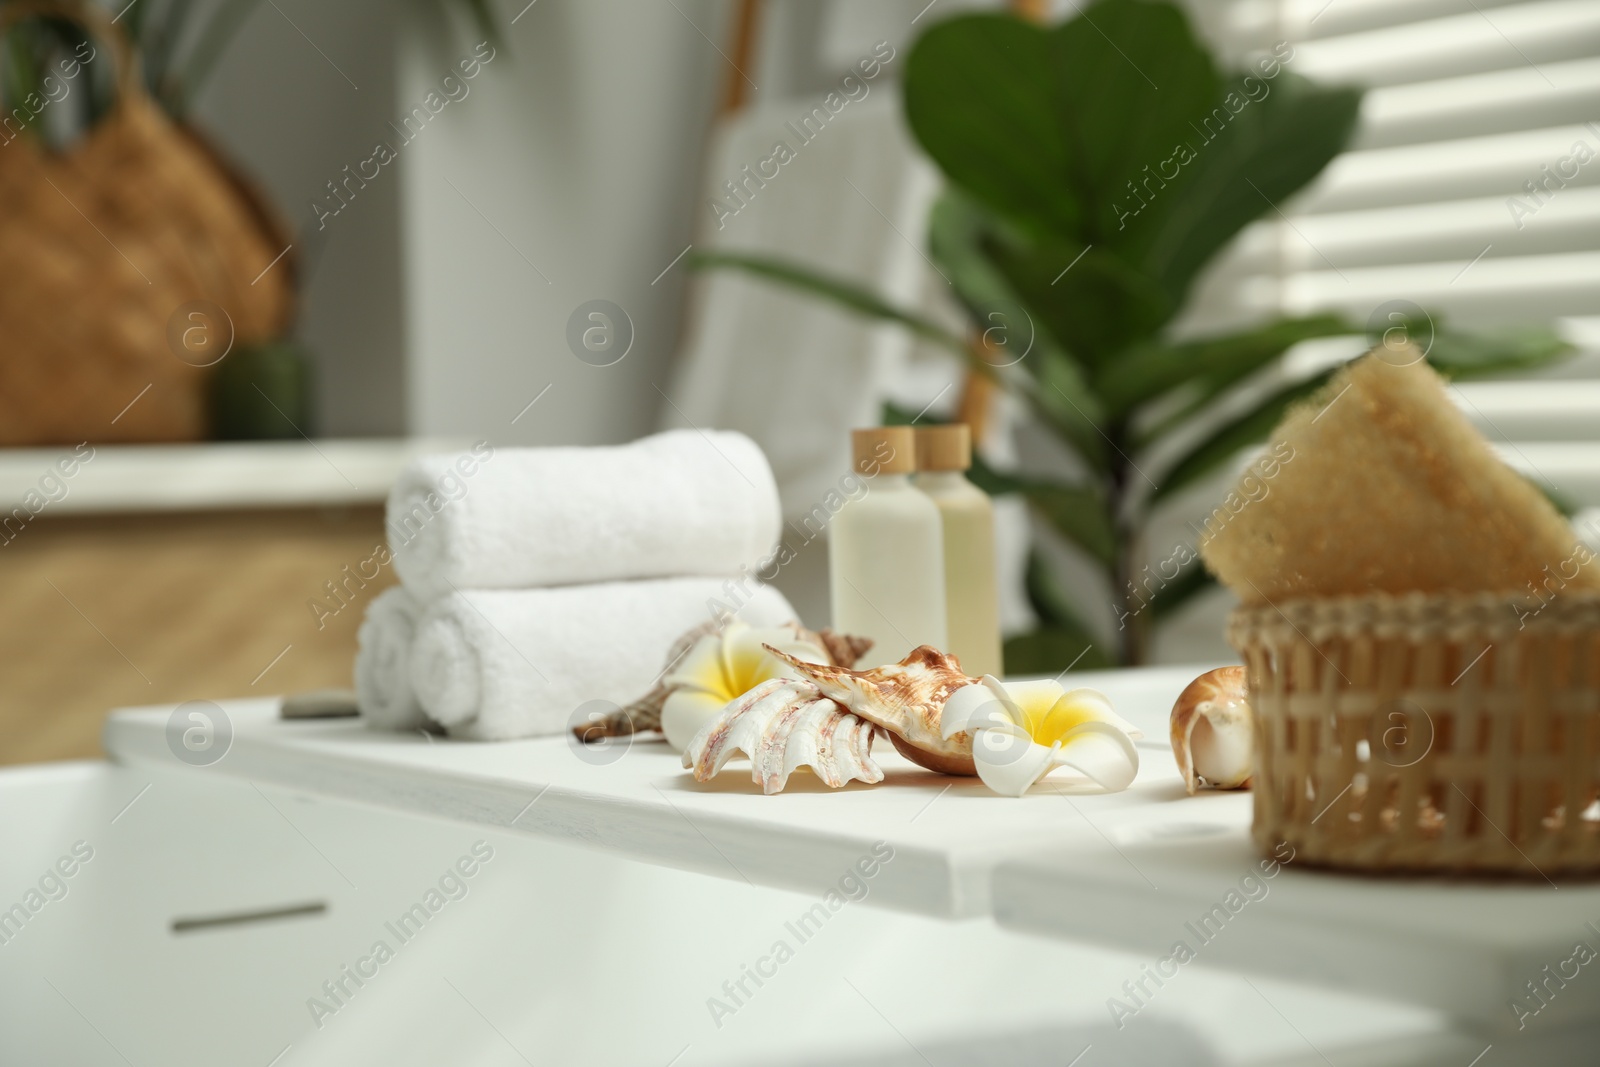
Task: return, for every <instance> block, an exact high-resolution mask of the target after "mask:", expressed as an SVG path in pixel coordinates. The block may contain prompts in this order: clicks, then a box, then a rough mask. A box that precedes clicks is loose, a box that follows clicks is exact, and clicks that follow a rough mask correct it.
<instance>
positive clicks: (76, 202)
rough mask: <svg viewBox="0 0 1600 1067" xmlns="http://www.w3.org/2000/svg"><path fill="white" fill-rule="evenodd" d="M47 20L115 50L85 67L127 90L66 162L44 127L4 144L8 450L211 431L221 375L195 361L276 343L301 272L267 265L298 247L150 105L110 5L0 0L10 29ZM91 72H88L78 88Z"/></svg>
mask: <svg viewBox="0 0 1600 1067" xmlns="http://www.w3.org/2000/svg"><path fill="white" fill-rule="evenodd" d="M36 15H48V16H54V17H60V18H66V19H70V20H74V21H77V22H79V23H80V24H82V25H83V26H85V27H86V28H87V29H88V30H89V31H90V33H91V35H92V36H93V37H94V39H95V41H96V43H97V44H100V45H102V46H106V45H108V46H109V48H107V47H101V48H99V49H97V54H96V55H94V56H91V57H89V59H88V62H87V63H85V64H84V66H85V67H86V68H87V67H92V65H93V64H94V63H96V62H101V63H104V62H112V63H115V64H116V72H115V73H116V84H117V87H118V88H117V99H116V102H115V103H114V104H113V105H112V107H111V110H110V112H109V113H108V114H107V115H106V116H105V117H104V118H103V119H102V120H101V121H100V122H99V123H97V124H96V125H95V126H94V127H93V128H92V129H91V130H89V131H88V132H87V133H86V134H85V135H84V136H83V138H82V139H81V140H79V141H78V142H77V143H76V144H74V145H72V146H71V147H70V148H69V149H67V150H66V151H65V152H62V153H59V154H57V153H54V152H52V151H50V150H49V149H48V148H47V147H46V146H44V145H43V144H42V143H41V141H40V139H39V138H37V137H35V136H33V135H31V134H22V135H20V136H15V137H14V139H12V140H9V141H6V142H5V143H0V204H3V205H4V212H3V214H0V277H3V278H4V279H5V284H4V285H0V444H6V445H19V444H41V443H53V442H76V441H83V440H90V441H180V440H193V439H196V438H200V437H203V436H204V435H205V434H206V432H207V418H206V405H205V389H206V381H207V377H208V372H207V371H206V370H205V369H204V367H203V366H198V365H196V364H202V363H209V362H211V361H212V360H213V358H215V357H220V355H222V354H223V353H224V352H225V350H226V348H227V346H228V344H229V342H230V340H231V342H232V343H233V344H244V343H251V342H254V341H261V340H268V339H271V338H274V337H277V336H279V335H281V333H282V332H283V330H284V329H285V327H286V326H287V324H288V321H289V318H290V315H291V314H292V311H293V299H294V274H293V264H292V263H291V262H290V261H289V257H285V258H284V261H282V262H279V263H277V265H276V266H275V267H273V269H272V270H270V271H267V270H266V268H267V267H268V266H269V265H271V264H272V263H273V261H274V259H275V258H276V257H278V256H279V255H280V253H282V252H284V250H285V249H286V248H287V247H288V245H289V240H288V238H287V237H286V236H285V232H284V230H283V228H282V227H281V226H280V225H279V224H278V223H277V222H276V221H275V220H274V219H273V217H272V216H271V215H270V213H269V211H268V210H267V209H266V208H265V206H264V203H263V201H262V199H261V198H260V197H259V196H258V195H256V194H255V193H254V192H253V191H252V190H251V189H250V188H249V187H248V186H247V185H246V184H245V183H244V182H243V181H242V180H241V179H240V178H239V177H238V176H237V175H236V174H234V173H233V172H232V171H231V170H230V169H229V168H228V167H227V166H226V165H225V164H224V163H223V162H222V161H221V160H220V159H219V157H218V156H217V155H216V154H215V153H214V152H213V151H212V150H210V149H209V148H208V146H207V145H206V144H205V142H204V141H202V140H201V139H200V137H199V136H198V135H197V134H196V133H194V132H193V131H192V130H189V129H187V128H184V127H181V126H178V125H176V124H175V123H173V121H172V120H170V119H169V118H167V116H166V115H165V114H164V113H162V111H161V110H160V109H159V108H158V107H157V105H156V104H155V103H154V101H152V100H151V99H150V97H149V96H148V95H147V94H146V92H145V91H144V88H143V84H142V80H141V78H140V76H139V70H138V60H137V56H136V55H135V54H134V51H133V48H132V47H131V45H130V44H129V42H128V39H127V37H126V35H125V34H124V33H123V32H122V30H121V29H120V28H118V27H117V26H115V25H113V24H112V23H111V22H110V20H109V19H108V17H107V16H106V15H105V13H104V12H103V11H101V10H100V9H99V8H97V7H94V6H93V5H90V4H86V3H85V4H71V5H68V4H64V3H55V2H45V0H15V2H11V3H7V4H5V6H4V7H0V34H3V32H4V31H5V30H8V29H9V28H10V26H11V25H12V24H14V23H15V22H17V21H18V20H20V19H22V18H24V17H29V16H36ZM108 51H109V53H110V55H109V56H108V55H107V54H106V53H107V52H108ZM87 78H88V71H87V69H85V70H82V71H80V72H79V73H78V75H77V84H76V85H75V86H73V88H72V90H71V91H84V83H85V82H86V81H87ZM63 80H65V79H63ZM68 84H70V82H68ZM44 106H45V107H48V106H51V105H48V104H47V105H44ZM14 132H15V124H13V126H12V129H9V130H7V131H6V133H5V134H4V136H8V137H9V136H13V134H14ZM263 271H266V273H265V274H263ZM202 302H204V303H202ZM218 308H220V312H218V310H217V309H218ZM196 309H198V311H197V310H196ZM180 354H181V355H180ZM136 398H137V399H136Z"/></svg>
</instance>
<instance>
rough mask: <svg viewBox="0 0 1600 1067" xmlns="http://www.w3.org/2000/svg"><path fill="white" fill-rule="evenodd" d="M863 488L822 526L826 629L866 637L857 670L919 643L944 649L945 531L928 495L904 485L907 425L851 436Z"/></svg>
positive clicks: (909, 454) (909, 466)
mask: <svg viewBox="0 0 1600 1067" xmlns="http://www.w3.org/2000/svg"><path fill="white" fill-rule="evenodd" d="M851 451H852V466H853V470H854V475H855V477H856V478H858V479H860V482H861V486H862V491H861V492H859V493H854V492H853V493H851V494H850V496H849V498H848V499H847V500H846V502H845V504H844V506H843V507H841V508H840V509H839V512H838V514H837V515H835V516H834V517H833V520H832V522H831V523H830V525H829V528H828V566H829V572H830V591H831V593H832V600H833V628H834V629H835V630H837V631H838V632H840V633H846V634H858V635H860V636H863V637H870V638H872V642H873V644H872V648H871V649H869V650H868V651H867V653H866V655H864V656H863V657H862V658H861V660H860V661H859V662H858V663H857V664H856V666H857V667H858V668H863V669H864V668H869V667H880V666H883V665H884V664H887V663H898V662H900V660H902V659H904V658H905V656H906V654H907V653H909V652H910V651H911V650H912V649H914V648H916V647H917V646H918V645H932V646H934V647H935V648H937V649H940V650H941V651H942V650H944V649H945V647H946V633H945V592H944V533H943V523H942V520H941V519H940V517H939V508H938V506H937V505H936V504H934V502H933V499H932V498H931V497H929V496H928V495H927V494H926V493H923V492H921V491H920V490H918V489H917V488H916V487H915V486H913V485H912V484H911V472H912V470H913V469H914V467H915V463H916V439H915V437H914V435H913V434H912V431H911V429H910V427H907V426H887V427H882V428H880V429H875V430H855V431H853V432H852V434H851Z"/></svg>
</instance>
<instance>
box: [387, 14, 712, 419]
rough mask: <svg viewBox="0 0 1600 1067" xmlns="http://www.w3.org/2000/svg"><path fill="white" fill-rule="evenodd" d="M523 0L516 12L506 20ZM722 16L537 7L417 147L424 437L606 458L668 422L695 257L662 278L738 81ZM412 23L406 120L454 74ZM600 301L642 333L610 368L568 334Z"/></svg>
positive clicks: (413, 331)
mask: <svg viewBox="0 0 1600 1067" xmlns="http://www.w3.org/2000/svg"><path fill="white" fill-rule="evenodd" d="M521 2H526V0H521ZM521 2H518V3H515V4H514V5H501V7H500V10H501V11H502V13H503V17H504V20H505V21H506V22H509V21H510V19H511V18H512V17H513V16H515V15H516V14H517V9H518V8H520V7H521ZM725 14H726V8H725V5H723V4H720V3H715V2H712V0H674V3H659V4H658V3H639V2H637V0H584V2H583V3H574V2H570V0H540V2H539V3H536V4H534V5H533V6H532V7H531V8H529V9H527V11H526V13H525V14H523V15H521V17H520V18H519V19H518V21H517V22H516V24H515V25H513V26H511V27H510V33H509V38H510V39H509V43H508V47H507V48H506V49H505V50H504V51H505V52H507V53H509V54H501V55H498V56H497V57H496V59H495V60H494V62H493V63H492V64H491V65H490V66H489V67H488V68H487V69H486V70H485V72H484V73H483V74H482V75H480V76H479V77H478V78H477V79H476V81H475V82H474V83H473V88H472V92H471V95H470V96H468V97H467V98H466V99H465V100H463V101H461V102H460V103H453V104H450V105H448V107H447V108H446V109H445V110H444V111H443V112H441V114H440V115H439V117H438V118H437V119H436V120H434V122H433V123H432V124H431V125H430V126H429V127H428V128H427V129H426V130H425V131H424V132H423V134H422V135H421V136H420V137H418V138H417V139H416V141H415V142H413V143H412V144H411V145H410V146H408V147H407V148H406V149H404V152H405V157H404V160H403V162H402V166H403V167H404V170H403V171H402V174H401V178H402V183H401V184H402V190H403V191H402V197H403V200H402V220H403V233H404V235H405V245H404V257H403V258H404V293H405V297H404V308H403V312H404V316H405V324H406V331H407V335H408V342H409V343H408V346H407V347H408V353H407V363H406V368H407V372H408V375H409V381H410V390H409V396H408V402H407V424H408V426H409V428H410V430H411V431H412V432H413V433H422V434H471V435H479V434H481V435H486V436H488V437H490V438H492V439H493V440H495V441H505V442H508V443H553V442H559V443H565V444H596V443H604V442H615V441H622V440H627V439H630V438H632V437H635V436H637V435H638V434H640V433H642V432H645V431H646V430H648V429H650V428H651V427H652V426H653V425H654V422H655V416H656V412H657V409H658V408H659V407H660V406H661V405H662V403H663V401H662V399H661V395H660V394H659V393H658V392H657V391H656V388H655V383H658V382H659V383H661V384H662V386H663V387H664V386H665V383H666V369H667V362H668V360H669V359H670V357H671V355H672V353H673V350H674V349H675V347H676V345H677V340H678V332H679V318H680V312H681V308H682V305H683V292H684V286H685V283H686V274H685V272H684V270H683V267H682V264H681V263H680V264H679V265H678V266H676V267H674V268H673V269H672V270H670V271H668V272H667V273H666V274H665V275H664V276H662V277H661V278H660V280H659V281H654V280H655V279H656V278H657V276H658V275H660V274H661V272H662V271H663V270H664V269H665V268H666V267H667V266H668V264H669V263H671V262H672V260H673V258H674V257H675V256H677V255H678V253H679V252H681V251H682V250H683V249H684V247H685V246H686V245H688V243H689V241H690V239H691V228H692V225H693V222H694V218H695V216H694V213H693V211H692V207H693V204H694V203H695V197H694V191H695V188H696V186H697V184H698V181H699V169H700V165H701V158H702V154H703V151H704V147H705V133H706V128H707V123H708V121H709V118H710V115H711V112H712V110H713V108H714V106H715V102H716V99H717V94H718V92H719V90H720V89H721V87H722V85H723V82H724V77H725V74H726V72H727V70H728V66H727V64H726V62H725V61H724V60H723V58H722V57H721V56H720V55H719V54H718V52H717V50H716V47H714V46H713V45H712V44H711V43H710V42H709V41H708V40H707V38H708V37H709V38H710V40H711V41H715V42H717V46H718V47H726V42H725V38H726V36H727V34H726V30H725V27H724V22H723V19H724V16H725ZM690 19H693V20H694V23H695V25H691V23H690V21H689V20H690ZM696 26H698V29H697V28H696ZM412 29H413V31H414V32H410V33H407V34H406V35H405V37H404V39H403V44H402V47H401V51H400V70H399V86H400V88H399V93H398V95H399V101H400V105H399V106H400V107H402V108H408V107H410V106H411V105H412V104H414V103H420V102H422V101H423V99H424V97H425V96H426V94H427V92H428V91H429V89H431V88H433V87H434V86H436V85H437V84H438V83H439V80H440V78H441V77H442V76H443V75H444V73H445V70H446V66H447V64H446V63H444V62H440V61H439V59H438V58H437V57H438V49H437V48H431V49H430V48H429V47H428V46H427V42H428V41H429V40H431V39H432V38H433V34H432V33H431V32H430V31H428V29H427V28H426V26H425V24H421V23H419V24H417V25H416V26H413V27H412ZM415 31H420V32H415ZM702 32H703V33H704V35H705V36H702ZM652 282H654V284H652ZM596 298H601V299H606V300H610V301H613V302H614V303H616V304H618V305H620V306H621V307H622V308H623V309H624V310H625V311H626V312H627V314H628V316H629V317H630V318H631V320H632V323H633V327H634V341H633V346H632V349H631V351H629V353H628V355H627V356H626V358H624V359H623V360H622V361H621V362H619V363H617V364H615V365H613V366H609V367H598V366H593V365H590V364H588V363H584V362H582V361H580V360H579V359H578V358H577V357H576V356H575V355H573V353H572V351H570V350H569V347H568V344H567V340H566V328H567V320H568V318H569V316H570V315H571V314H572V313H573V311H574V310H575V309H576V308H577V307H578V306H579V305H580V304H583V303H584V302H586V301H589V300H593V299H596ZM547 386H548V387H549V392H547V393H545V394H544V396H543V398H542V399H540V400H539V402H538V403H537V404H536V405H535V406H534V407H533V408H531V409H528V410H527V411H526V413H525V414H521V416H520V418H519V417H518V416H519V413H521V412H523V410H524V408H525V407H526V405H527V404H528V403H529V401H531V400H533V398H534V397H536V396H538V395H539V393H540V392H541V390H544V389H545V388H546V387H547ZM514 419H515V420H516V421H515V422H514V423H513V420H514Z"/></svg>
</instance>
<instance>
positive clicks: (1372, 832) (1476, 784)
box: [1228, 591, 1600, 878]
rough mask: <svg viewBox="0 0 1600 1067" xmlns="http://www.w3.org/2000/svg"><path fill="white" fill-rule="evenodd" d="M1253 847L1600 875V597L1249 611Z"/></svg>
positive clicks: (1372, 862) (1433, 867)
mask: <svg viewBox="0 0 1600 1067" xmlns="http://www.w3.org/2000/svg"><path fill="white" fill-rule="evenodd" d="M1228 639H1229V641H1230V643H1231V644H1232V645H1233V646H1234V647H1235V648H1236V649H1237V650H1238V651H1239V652H1240V653H1241V655H1243V657H1244V660H1245V667H1246V671H1247V673H1248V678H1249V686H1250V699H1251V703H1252V705H1253V707H1254V709H1255V712H1256V722H1257V732H1256V753H1255V754H1256V776H1255V781H1254V785H1253V793H1254V801H1255V823H1254V836H1255V841H1256V844H1257V846H1258V847H1260V848H1262V849H1268V850H1270V849H1272V848H1273V847H1275V846H1276V845H1277V844H1278V843H1279V842H1280V841H1287V842H1289V843H1290V844H1291V845H1292V846H1293V847H1294V849H1295V854H1296V859H1297V861H1307V862H1310V863H1315V864H1323V865H1327V866H1331V867H1344V868H1353V869H1359V870H1368V871H1402V870H1403V871H1448V872H1492V873H1497V874H1514V875H1528V876H1533V877H1540V876H1544V877H1546V878H1548V877H1550V876H1552V875H1555V874H1557V873H1578V872H1594V871H1600V832H1597V831H1600V822H1597V821H1596V809H1595V807H1594V803H1595V798H1596V794H1597V790H1600V594H1593V593H1587V594H1584V593H1576V592H1570V591H1561V592H1557V593H1556V594H1555V595H1554V597H1553V598H1552V599H1549V600H1546V601H1543V602H1542V603H1541V602H1540V601H1539V600H1533V599H1515V600H1510V599H1506V598H1504V597H1498V596H1491V595H1483V596H1469V595H1448V596H1444V595H1435V596H1428V595H1423V594H1413V595H1409V596H1404V597H1395V596H1387V595H1379V596H1369V597H1355V598H1330V599H1321V600H1299V601H1294V602H1287V603H1283V604H1279V605H1277V606H1267V607H1246V608H1240V609H1238V610H1236V611H1235V612H1234V614H1233V616H1232V618H1231V619H1230V620H1229V624H1228Z"/></svg>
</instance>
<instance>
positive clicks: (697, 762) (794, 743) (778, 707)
mask: <svg viewBox="0 0 1600 1067" xmlns="http://www.w3.org/2000/svg"><path fill="white" fill-rule="evenodd" d="M876 732H877V727H875V726H874V725H873V724H872V723H870V722H868V721H867V720H865V719H863V718H861V717H860V716H857V715H853V714H851V713H850V712H848V711H846V710H845V709H844V708H843V707H841V706H839V705H838V704H836V703H835V702H834V701H832V700H829V699H828V698H827V697H825V696H822V694H821V693H820V692H819V691H818V689H817V687H816V686H815V685H813V684H812V683H811V682H806V681H797V680H795V679H792V678H772V679H769V680H768V681H765V682H762V683H761V684H760V685H758V686H756V687H755V688H754V689H752V690H750V692H748V693H746V694H745V695H744V696H742V697H739V698H738V699H737V700H734V701H733V702H732V703H730V704H729V705H728V706H727V707H726V708H724V709H723V711H722V713H721V714H720V715H719V716H717V718H716V719H714V720H712V721H711V722H710V723H708V724H707V725H706V726H705V728H704V729H702V730H701V731H700V733H698V734H697V735H695V738H694V740H693V741H691V742H690V743H689V747H688V748H686V749H685V750H684V753H683V765H684V766H685V767H693V768H694V776H695V780H696V781H700V782H704V781H708V780H709V779H710V778H711V777H712V776H713V775H715V774H716V773H717V772H718V771H720V770H722V767H723V764H725V763H727V762H728V760H730V759H732V758H733V757H734V756H736V755H739V754H740V753H743V754H745V755H748V756H749V757H750V763H751V770H752V774H751V777H753V778H754V779H755V780H756V781H757V782H758V783H760V785H761V789H762V792H764V793H767V794H769V795H770V794H772V793H778V792H782V790H783V787H784V786H785V785H786V784H788V781H789V775H791V774H793V773H794V771H795V770H796V769H797V768H799V767H810V768H811V769H812V770H814V771H815V772H816V774H817V777H818V778H821V779H822V780H823V781H824V782H826V783H827V784H828V785H829V786H832V787H833V788H834V789H838V788H840V787H841V786H843V785H845V784H846V783H848V782H852V781H862V782H866V783H868V784H872V783H874V782H881V781H883V770H882V769H881V768H880V767H879V766H878V765H877V764H876V763H874V762H873V760H872V739H873V736H874V735H875V734H876Z"/></svg>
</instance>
